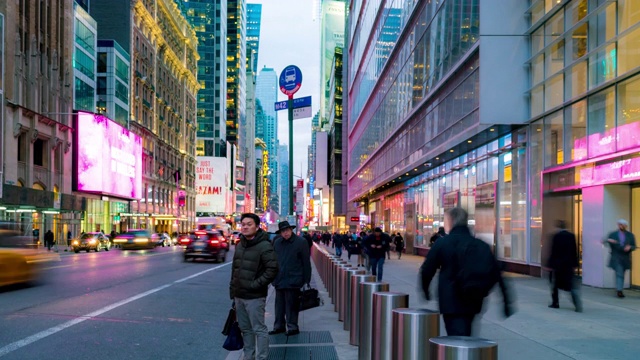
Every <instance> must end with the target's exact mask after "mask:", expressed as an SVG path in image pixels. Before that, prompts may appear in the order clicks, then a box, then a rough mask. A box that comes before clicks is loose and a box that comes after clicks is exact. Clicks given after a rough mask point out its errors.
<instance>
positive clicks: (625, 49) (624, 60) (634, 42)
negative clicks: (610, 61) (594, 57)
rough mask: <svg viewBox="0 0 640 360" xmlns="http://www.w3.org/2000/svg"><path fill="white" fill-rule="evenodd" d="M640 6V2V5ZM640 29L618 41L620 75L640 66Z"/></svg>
mask: <svg viewBox="0 0 640 360" xmlns="http://www.w3.org/2000/svg"><path fill="white" fill-rule="evenodd" d="M638 4H639V5H640V2H639V3H638ZM638 49H640V28H636V29H635V30H633V31H632V32H630V33H628V34H626V35H625V36H623V37H622V38H620V40H618V52H619V55H620V58H619V59H618V74H624V73H626V72H628V71H630V70H633V69H635V68H637V67H638V66H640V56H638Z"/></svg>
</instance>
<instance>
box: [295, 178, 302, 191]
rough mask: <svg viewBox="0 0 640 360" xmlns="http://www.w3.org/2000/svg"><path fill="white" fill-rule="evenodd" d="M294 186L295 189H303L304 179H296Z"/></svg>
mask: <svg viewBox="0 0 640 360" xmlns="http://www.w3.org/2000/svg"><path fill="white" fill-rule="evenodd" d="M296 188H297V189H303V188H304V180H302V179H298V181H297V186H296Z"/></svg>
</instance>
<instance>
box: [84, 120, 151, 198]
mask: <svg viewBox="0 0 640 360" xmlns="http://www.w3.org/2000/svg"><path fill="white" fill-rule="evenodd" d="M76 136H77V147H76V151H75V155H74V156H76V166H75V168H76V171H77V172H76V174H75V175H76V176H75V180H76V181H75V185H76V186H75V190H76V191H85V192H93V193H100V194H107V195H113V196H117V197H122V198H128V199H139V198H141V196H142V139H141V138H140V136H138V135H136V134H134V133H132V132H130V131H129V130H127V129H125V128H124V127H122V126H120V125H118V124H117V123H115V122H113V121H111V120H109V119H108V118H107V117H105V116H102V115H94V114H91V113H86V112H78V114H77V124H76Z"/></svg>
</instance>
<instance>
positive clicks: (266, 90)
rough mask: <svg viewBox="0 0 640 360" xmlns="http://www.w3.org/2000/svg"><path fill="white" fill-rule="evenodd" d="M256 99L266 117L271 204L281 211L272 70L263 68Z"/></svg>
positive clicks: (274, 84)
mask: <svg viewBox="0 0 640 360" xmlns="http://www.w3.org/2000/svg"><path fill="white" fill-rule="evenodd" d="M256 99H257V100H259V101H260V104H261V105H262V110H263V112H264V116H265V128H264V138H263V139H262V140H264V142H265V143H266V144H267V152H268V153H269V159H270V160H269V169H271V174H270V175H269V185H270V189H271V191H270V196H271V198H270V199H269V202H270V204H272V205H273V210H274V211H278V210H279V209H280V201H279V199H278V196H277V194H278V190H277V189H278V188H279V187H278V182H279V181H278V180H279V179H278V174H277V171H278V118H277V114H276V110H275V105H274V104H275V102H276V101H277V100H278V75H277V74H276V72H275V70H274V69H272V68H267V67H263V68H262V69H261V70H260V73H259V74H258V77H257V79H256Z"/></svg>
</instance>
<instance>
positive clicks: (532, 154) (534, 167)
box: [527, 120, 544, 263]
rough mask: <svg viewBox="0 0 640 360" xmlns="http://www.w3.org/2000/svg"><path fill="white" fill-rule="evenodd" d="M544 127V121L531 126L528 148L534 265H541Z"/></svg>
mask: <svg viewBox="0 0 640 360" xmlns="http://www.w3.org/2000/svg"><path fill="white" fill-rule="evenodd" d="M542 127H543V124H542V120H538V121H536V122H534V123H532V124H531V128H530V129H531V130H530V131H529V136H530V140H529V146H528V147H527V150H528V151H529V158H530V159H531V160H530V162H531V190H530V193H529V199H530V204H531V208H530V212H529V213H530V219H529V220H530V224H529V239H531V241H530V248H529V254H530V259H531V262H532V263H540V246H541V244H540V241H541V239H542V201H541V200H542V199H541V198H540V191H541V186H540V185H541V183H540V173H541V172H542V167H543V164H542V159H544V153H543V133H542Z"/></svg>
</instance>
